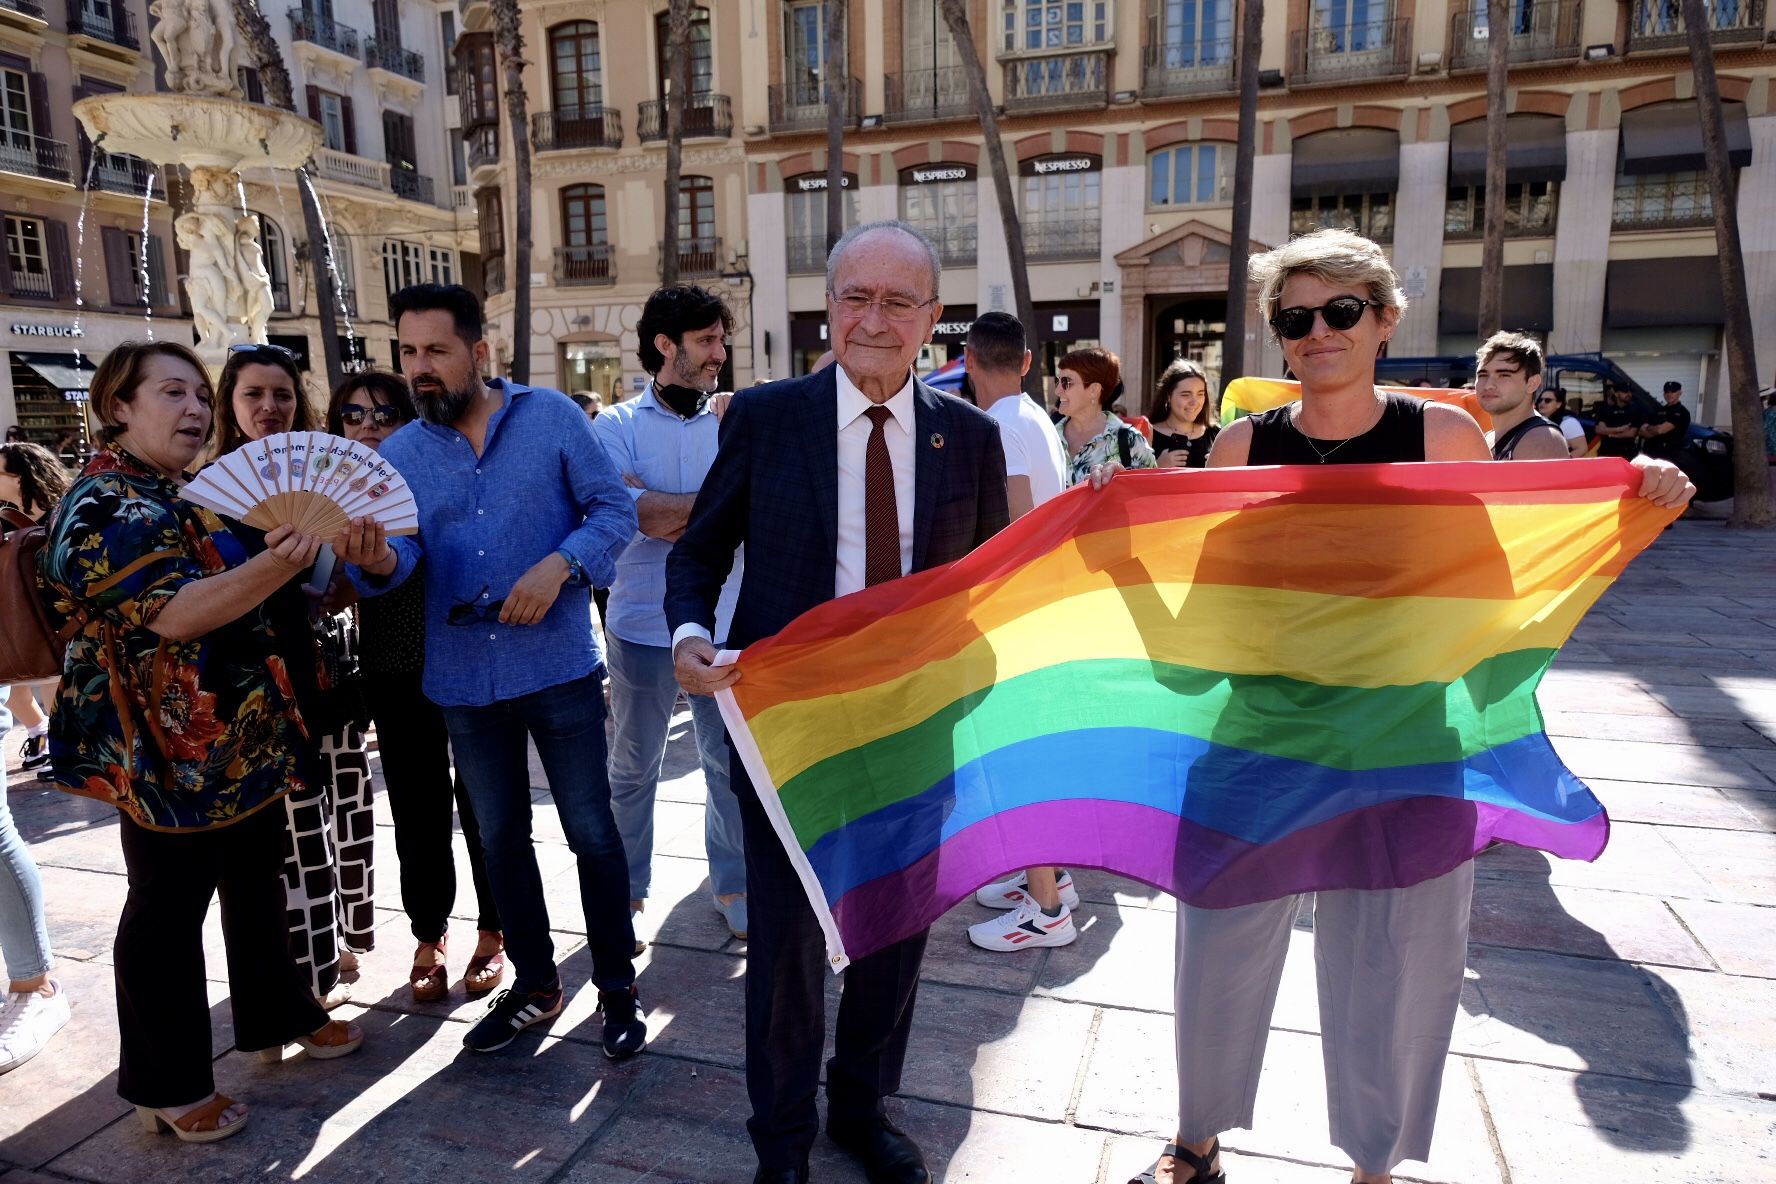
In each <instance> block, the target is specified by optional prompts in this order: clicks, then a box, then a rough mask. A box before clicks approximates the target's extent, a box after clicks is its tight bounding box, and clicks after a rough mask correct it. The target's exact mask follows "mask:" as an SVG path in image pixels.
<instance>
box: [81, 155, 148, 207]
mask: <svg viewBox="0 0 1776 1184" xmlns="http://www.w3.org/2000/svg"><path fill="white" fill-rule="evenodd" d="M94 155H95V156H96V157H97V159H96V160H95V161H94V162H93V166H92V172H91V176H92V183H91V184H90V185H89V186H88V188H91V189H98V190H102V191H104V192H106V193H122V194H125V195H127V196H129V197H144V196H150V197H153V198H154V200H156V201H165V200H166V183H165V181H164V180H163V179H162V178H161V175H160V173H159V172H157V171H155V170H154V169H153V168H152V166H150V165H149V163H148V162H147V161H145V160H142V159H141V158H139V157H135V156H125V155H123V154H122V153H120V152H98V153H95V154H94Z"/></svg>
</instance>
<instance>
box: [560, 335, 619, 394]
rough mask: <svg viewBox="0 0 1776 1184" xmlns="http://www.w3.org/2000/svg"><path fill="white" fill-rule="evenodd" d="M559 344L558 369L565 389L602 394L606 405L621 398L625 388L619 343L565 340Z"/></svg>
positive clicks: (567, 390) (573, 391) (572, 392)
mask: <svg viewBox="0 0 1776 1184" xmlns="http://www.w3.org/2000/svg"><path fill="white" fill-rule="evenodd" d="M560 348H561V358H560V364H559V367H558V368H557V370H556V373H557V374H558V375H560V381H561V389H562V390H564V391H566V392H568V393H569V394H575V393H577V392H580V391H585V392H586V393H587V394H596V395H599V396H601V397H602V398H603V399H604V401H605V403H606V405H609V404H611V403H617V402H621V401H622V399H623V396H624V394H625V393H626V392H625V391H624V390H623V349H622V347H621V346H620V345H618V344H617V343H616V342H614V341H566V342H562V344H561V347H560Z"/></svg>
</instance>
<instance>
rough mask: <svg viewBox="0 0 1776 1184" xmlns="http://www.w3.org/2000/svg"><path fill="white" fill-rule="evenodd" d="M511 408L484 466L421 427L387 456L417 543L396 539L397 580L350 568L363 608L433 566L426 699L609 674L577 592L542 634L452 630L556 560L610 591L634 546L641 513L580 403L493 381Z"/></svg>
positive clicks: (477, 625)
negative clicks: (407, 501) (463, 616)
mask: <svg viewBox="0 0 1776 1184" xmlns="http://www.w3.org/2000/svg"><path fill="white" fill-rule="evenodd" d="M488 385H489V386H491V387H493V388H494V389H495V390H499V391H501V392H503V393H504V395H505V402H504V403H503V404H502V405H501V406H500V408H499V409H498V410H497V411H495V412H494V413H493V416H492V418H491V419H489V420H488V423H487V438H486V442H485V445H484V447H483V448H482V452H481V455H480V456H476V455H475V449H474V447H473V446H472V445H470V443H469V441H468V439H467V438H466V437H464V436H463V434H462V433H461V432H458V431H457V430H456V429H455V428H449V427H442V426H440V425H438V424H433V423H426V422H424V421H423V420H420V421H415V422H413V423H410V424H408V425H407V426H406V427H404V428H402V429H401V430H400V431H398V432H396V433H395V434H394V435H392V436H390V437H389V438H388V439H387V440H386V441H384V442H383V445H382V447H381V448H380V449H378V451H379V452H381V453H382V455H384V456H386V457H387V458H388V459H389V461H390V462H391V463H392V464H393V465H394V466H395V468H396V469H397V470H399V471H400V474H401V476H403V477H404V478H406V480H407V484H408V486H409V487H410V488H411V489H412V490H413V500H414V501H415V502H416V503H417V504H418V506H419V534H418V535H417V536H416V537H412V538H396V539H390V540H389V544H390V546H392V547H393V548H394V551H395V557H396V564H395V570H394V572H393V573H392V574H391V575H389V576H388V577H387V578H386V579H380V580H379V579H377V578H376V577H374V576H370V575H366V574H365V573H364V572H362V571H360V570H357V569H355V568H354V569H352V572H351V575H352V578H353V580H354V581H355V582H356V583H357V585H358V587H359V589H360V590H361V591H362V592H363V593H364V594H365V595H370V596H373V595H376V594H377V593H379V592H386V591H387V590H388V589H390V588H393V587H395V586H397V585H398V584H400V583H401V582H402V581H403V580H405V579H406V578H407V577H408V576H410V575H412V574H413V570H414V568H415V567H417V566H418V565H419V561H420V559H421V558H424V559H425V561H426V562H425V571H424V578H425V593H426V595H425V604H426V611H425V616H426V664H425V681H424V689H425V693H426V697H427V698H429V699H431V700H432V701H433V702H434V703H437V704H439V705H441V706H445V707H484V706H486V705H488V704H490V703H496V702H499V701H501V700H504V699H514V698H517V697H518V696H520V695H527V694H530V693H531V692H533V691H540V690H544V689H546V688H548V687H553V686H559V685H561V684H562V683H565V682H571V681H573V680H574V679H576V678H583V677H585V676H586V675H588V674H591V673H592V672H593V671H594V670H597V669H598V668H599V667H600V666H601V665H602V664H603V661H604V655H603V654H602V652H601V651H600V649H599V645H598V639H597V637H596V636H595V635H594V634H593V632H592V609H591V603H590V602H591V591H590V587H589V586H588V585H587V584H585V583H581V582H575V581H572V580H570V581H569V582H568V583H567V584H566V585H564V586H563V587H562V589H561V594H560V595H559V596H558V597H556V600H555V603H554V604H553V605H552V606H551V607H550V609H549V611H548V613H547V614H546V615H545V616H544V617H543V619H542V620H541V621H539V622H537V623H536V624H534V625H502V624H500V623H499V613H498V611H497V610H493V611H484V612H483V613H481V614H475V615H476V616H477V617H481V616H484V617H485V618H486V619H474V620H471V621H469V622H468V623H466V624H461V625H452V624H449V623H448V618H449V615H450V611H451V609H452V607H453V606H467V605H474V606H477V607H481V608H483V609H484V610H485V609H486V606H488V605H490V604H491V603H492V602H493V601H495V600H500V599H503V598H504V597H505V595H506V594H507V593H508V592H510V591H511V590H512V585H513V584H516V583H517V582H518V579H519V577H520V576H522V575H523V574H524V573H525V572H527V571H529V570H530V569H531V568H532V567H533V566H535V565H536V564H537V562H538V561H540V560H542V559H545V558H547V557H548V556H549V554H550V553H551V552H553V551H555V550H556V549H558V548H564V549H565V550H566V551H567V552H568V553H569V554H571V555H572V556H573V557H574V558H575V559H576V560H578V561H579V564H580V567H581V568H582V570H583V571H584V573H585V575H586V577H587V578H588V579H589V580H590V581H591V583H593V584H596V585H598V586H599V587H604V586H605V585H607V584H608V583H610V581H611V579H612V578H613V576H614V575H615V573H616V564H615V562H614V558H615V556H616V554H617V552H618V551H620V550H621V549H622V548H623V547H624V546H625V545H627V543H628V542H629V539H630V536H632V535H633V534H634V533H635V504H634V502H632V501H631V500H630V499H629V498H628V497H625V496H624V489H623V482H622V479H621V478H620V477H619V476H618V475H617V471H616V469H615V468H613V467H612V466H611V462H610V460H609V458H607V457H606V456H605V454H604V449H602V448H600V447H599V446H598V444H597V442H596V441H594V440H593V439H592V427H591V424H589V423H588V422H587V421H586V417H585V415H584V414H583V413H582V412H581V411H580V409H579V408H578V407H576V406H575V405H574V403H573V400H571V399H569V398H568V397H567V396H566V395H564V394H562V393H561V392H560V391H552V390H546V389H544V388H542V387H538V388H536V389H534V390H533V389H532V388H530V387H527V386H519V385H517V384H516V383H508V382H502V381H500V380H499V379H494V380H493V381H492V382H490V383H489V384H488Z"/></svg>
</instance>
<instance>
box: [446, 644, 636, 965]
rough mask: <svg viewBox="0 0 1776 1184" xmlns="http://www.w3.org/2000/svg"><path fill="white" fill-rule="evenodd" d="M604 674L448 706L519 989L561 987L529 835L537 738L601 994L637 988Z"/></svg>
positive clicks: (453, 742)
mask: <svg viewBox="0 0 1776 1184" xmlns="http://www.w3.org/2000/svg"><path fill="white" fill-rule="evenodd" d="M603 673H604V672H603V671H602V670H598V671H594V672H593V673H591V674H589V675H587V676H586V677H585V678H581V679H575V680H574V681H573V682H568V683H562V684H561V685H560V686H554V687H547V688H545V689H543V690H540V691H535V692H533V693H531V694H528V695H520V696H518V697H517V698H515V699H505V700H502V701H501V702H498V703H491V704H489V705H487V706H486V707H446V708H444V722H445V723H446V724H448V725H449V727H450V744H451V747H452V748H453V749H454V750H455V752H456V767H457V771H458V772H460V773H461V774H462V777H463V782H464V784H465V785H467V786H468V790H469V798H470V800H472V801H473V802H474V803H475V817H476V819H477V820H479V822H480V823H481V842H482V845H483V847H484V848H485V850H486V852H487V877H488V879H489V881H491V882H492V884H493V899H494V901H495V902H496V903H497V904H498V905H499V915H500V922H501V923H502V924H503V925H504V926H505V936H506V955H507V957H509V958H510V959H511V961H512V966H513V969H514V975H513V979H514V981H513V984H512V985H513V987H514V988H515V989H517V990H520V991H540V990H542V989H544V988H546V987H550V986H553V985H554V984H555V983H556V982H557V980H558V975H557V974H556V969H555V943H554V942H553V941H552V940H551V939H550V937H549V909H548V906H547V905H546V904H545V903H544V901H543V877H542V873H541V872H540V871H538V870H537V861H536V852H535V850H534V849H533V848H532V846H531V839H530V754H529V750H528V749H527V747H526V745H525V741H526V739H527V738H528V739H530V740H533V741H535V742H536V749H537V755H538V756H539V757H541V758H542V761H543V773H544V775H546V776H547V777H548V779H549V791H550V793H551V794H552V795H553V796H554V798H555V808H556V810H557V811H558V812H559V813H560V815H561V828H562V830H564V831H565V832H566V833H567V845H568V848H569V849H570V850H571V851H572V852H573V853H574V857H575V860H576V862H577V864H578V867H579V879H580V903H581V906H582V907H583V908H584V909H585V912H586V944H587V946H588V948H589V949H590V951H591V954H592V981H593V983H595V984H596V985H597V987H598V989H599V990H601V991H617V990H625V989H627V988H628V987H629V986H630V985H631V984H633V983H634V982H635V962H634V956H635V926H634V923H633V922H632V920H631V919H630V916H629V861H628V858H627V857H626V856H625V855H624V853H623V837H622V835H620V834H619V833H618V832H617V821H616V819H615V818H614V817H613V816H612V814H611V794H610V777H609V776H608V774H607V772H606V767H605V759H606V747H605V739H604V679H603Z"/></svg>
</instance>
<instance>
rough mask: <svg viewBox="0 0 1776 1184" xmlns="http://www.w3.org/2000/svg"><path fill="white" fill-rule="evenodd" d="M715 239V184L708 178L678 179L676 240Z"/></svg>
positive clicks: (683, 241)
mask: <svg viewBox="0 0 1776 1184" xmlns="http://www.w3.org/2000/svg"><path fill="white" fill-rule="evenodd" d="M714 238H715V182H714V181H711V180H710V179H709V178H708V177H680V178H679V179H678V239H679V242H680V243H687V242H689V240H691V239H708V240H713V239H714Z"/></svg>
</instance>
